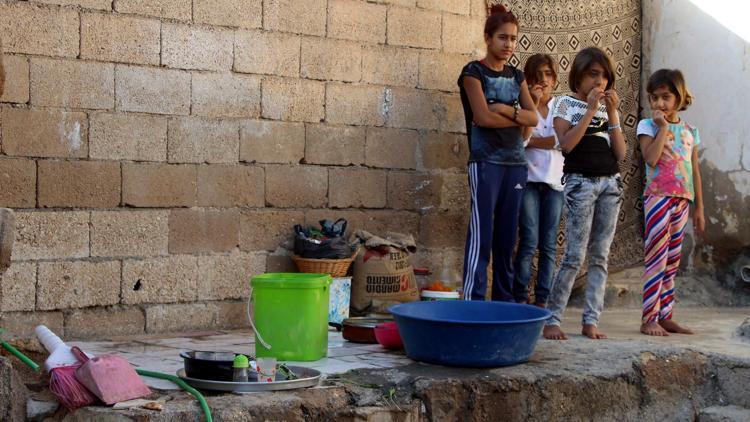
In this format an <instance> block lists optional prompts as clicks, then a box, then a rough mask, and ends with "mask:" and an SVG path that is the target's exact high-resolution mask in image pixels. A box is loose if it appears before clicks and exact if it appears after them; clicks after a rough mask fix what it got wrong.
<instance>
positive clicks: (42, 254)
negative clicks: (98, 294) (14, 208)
mask: <svg viewBox="0 0 750 422" xmlns="http://www.w3.org/2000/svg"><path fill="white" fill-rule="evenodd" d="M15 216H16V239H15V245H14V247H13V259H14V260H18V261H24V260H32V259H72V258H84V257H87V256H89V213H88V212H87V211H63V212H40V211H30V212H16V213H15Z"/></svg>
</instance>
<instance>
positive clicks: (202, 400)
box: [135, 368, 213, 422]
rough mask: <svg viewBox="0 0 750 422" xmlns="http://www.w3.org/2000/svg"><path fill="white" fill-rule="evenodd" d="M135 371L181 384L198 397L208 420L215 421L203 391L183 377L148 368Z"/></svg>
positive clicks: (208, 421)
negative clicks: (192, 385) (189, 383)
mask: <svg viewBox="0 0 750 422" xmlns="http://www.w3.org/2000/svg"><path fill="white" fill-rule="evenodd" d="M135 372H137V373H138V375H143V376H144V377H151V378H159V379H163V380H167V381H172V382H173V383H175V384H177V385H179V386H180V388H182V389H183V390H185V391H187V392H188V393H190V394H192V395H193V396H195V398H196V399H198V403H200V405H201V409H203V413H204V414H205V415H206V422H213V417H212V416H211V409H209V408H208V403H206V399H205V398H204V397H203V394H201V392H200V391H198V390H196V389H195V388H193V387H191V386H189V385H188V383H186V382H185V381H183V380H182V379H181V378H179V377H177V376H174V375H169V374H165V373H162V372H154V371H149V370H146V369H138V368H136V370H135Z"/></svg>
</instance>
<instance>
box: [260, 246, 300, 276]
mask: <svg viewBox="0 0 750 422" xmlns="http://www.w3.org/2000/svg"><path fill="white" fill-rule="evenodd" d="M266 271H267V272H269V273H296V272H297V271H298V270H297V266H296V265H294V261H292V256H291V255H289V253H288V252H287V251H284V253H279V254H276V253H269V254H268V256H267V257H266Z"/></svg>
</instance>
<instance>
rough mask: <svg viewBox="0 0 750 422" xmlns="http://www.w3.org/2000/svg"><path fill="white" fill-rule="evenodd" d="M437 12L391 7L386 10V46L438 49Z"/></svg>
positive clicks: (439, 22)
mask: <svg viewBox="0 0 750 422" xmlns="http://www.w3.org/2000/svg"><path fill="white" fill-rule="evenodd" d="M441 22H442V16H441V14H440V13H439V12H433V11H429V10H420V9H406V8H401V7H391V8H389V9H388V31H387V35H388V44H391V45H403V46H407V47H417V48H433V49H438V48H440V27H441Z"/></svg>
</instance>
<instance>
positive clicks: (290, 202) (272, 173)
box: [266, 165, 328, 208]
mask: <svg viewBox="0 0 750 422" xmlns="http://www.w3.org/2000/svg"><path fill="white" fill-rule="evenodd" d="M327 195H328V169H326V168H325V167H317V166H299V165H298V166H284V165H269V166H267V167H266V204H267V205H270V206H272V207H279V208H305V207H313V208H320V207H323V206H325V204H326V202H327V201H326V200H327Z"/></svg>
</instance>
